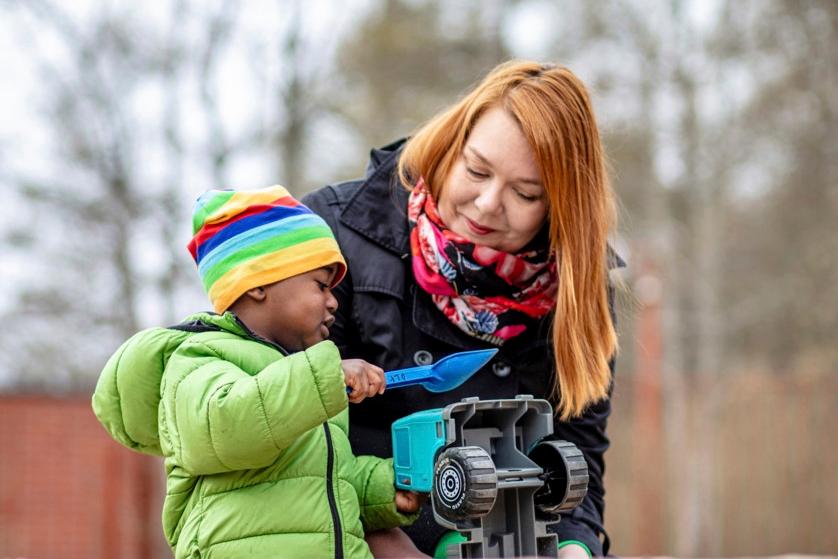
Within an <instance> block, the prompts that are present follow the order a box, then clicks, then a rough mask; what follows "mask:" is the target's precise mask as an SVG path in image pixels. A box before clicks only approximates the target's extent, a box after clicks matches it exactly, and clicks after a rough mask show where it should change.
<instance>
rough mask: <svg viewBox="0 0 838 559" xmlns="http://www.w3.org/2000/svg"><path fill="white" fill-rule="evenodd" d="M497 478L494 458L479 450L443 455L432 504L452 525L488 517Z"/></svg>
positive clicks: (465, 449)
mask: <svg viewBox="0 0 838 559" xmlns="http://www.w3.org/2000/svg"><path fill="white" fill-rule="evenodd" d="M497 495H498V475H497V470H496V469H495V463H494V462H493V461H492V458H491V456H489V454H488V453H487V452H486V451H485V450H483V449H482V448H480V447H479V446H462V447H456V448H449V449H447V450H445V451H443V452H442V453H441V454H440V455H439V458H438V459H437V461H436V466H435V467H434V491H433V501H434V507H435V510H436V511H437V513H439V514H440V515H441V516H443V517H444V518H447V519H448V520H451V521H457V520H463V519H467V518H478V517H481V516H485V515H486V514H488V513H489V511H491V510H492V507H493V506H494V505H495V499H496V498H497Z"/></svg>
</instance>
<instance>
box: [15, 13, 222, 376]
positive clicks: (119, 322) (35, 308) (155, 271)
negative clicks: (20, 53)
mask: <svg viewBox="0 0 838 559" xmlns="http://www.w3.org/2000/svg"><path fill="white" fill-rule="evenodd" d="M226 7H227V5H225V6H223V7H222V9H221V10H220V11H219V13H218V14H210V15H209V16H208V19H209V22H208V25H207V29H208V31H207V33H205V34H204V35H199V37H198V38H197V40H196V43H197V44H195V43H190V42H189V39H188V34H185V33H184V32H183V28H182V27H183V26H182V24H183V19H184V18H185V17H186V16H187V15H188V11H189V6H188V5H187V4H186V3H185V2H182V1H175V2H171V3H169V4H168V5H167V6H166V8H168V9H169V10H170V11H169V12H168V13H165V12H164V13H163V14H162V17H163V21H164V24H162V25H158V24H157V22H155V21H152V20H151V19H140V20H138V19H136V18H135V17H134V16H135V15H136V14H135V13H134V12H133V11H132V9H130V8H126V7H123V9H121V10H120V9H119V8H116V7H114V6H111V5H109V6H107V7H105V8H104V9H102V7H100V9H97V10H95V11H94V12H92V13H91V14H89V15H88V16H86V17H79V15H78V13H77V12H70V11H67V10H65V9H64V7H62V6H59V5H58V4H54V3H51V2H48V1H37V2H29V3H27V4H25V5H23V6H22V7H19V9H17V10H16V9H15V8H18V7H17V6H11V7H7V8H6V9H7V11H8V12H9V14H10V15H14V17H16V18H18V20H19V21H20V22H21V24H22V25H23V26H24V29H22V30H21V33H22V34H28V36H31V37H39V39H40V40H39V41H38V42H37V44H39V46H40V50H38V51H37V52H35V53H34V56H33V61H34V62H35V63H36V64H37V65H38V69H39V76H40V79H41V82H40V86H41V91H43V92H45V94H44V95H43V96H42V97H41V98H39V99H38V100H37V101H38V102H39V103H41V108H42V111H43V114H44V116H45V117H46V123H47V126H48V131H49V137H50V140H51V142H50V145H49V149H51V150H52V154H51V155H52V158H53V159H52V160H51V161H49V162H42V164H41V165H40V166H35V167H33V166H29V167H26V166H20V167H14V168H13V170H12V171H11V172H10V173H9V174H10V175H12V183H13V186H14V188H15V190H16V195H17V196H18V198H19V199H20V201H21V211H22V212H25V214H26V215H25V216H24V217H22V218H21V219H20V220H19V225H18V227H16V228H13V229H12V230H11V231H8V233H7V240H9V241H13V242H11V243H10V244H11V246H12V247H14V246H17V247H18V249H19V250H20V251H22V252H24V253H25V254H26V255H27V260H28V262H29V263H30V266H31V268H30V275H29V278H28V281H27V283H26V284H25V285H22V286H20V290H19V293H18V298H17V304H16V305H14V306H12V307H11V308H9V309H7V310H6V316H5V317H4V318H5V319H6V320H9V321H10V322H11V321H12V320H13V323H14V324H16V328H14V329H12V330H11V331H10V332H9V333H8V335H6V336H4V337H3V341H2V343H0V346H2V347H0V349H1V350H2V351H0V354H2V356H3V357H2V360H3V363H2V366H3V368H5V369H7V370H10V371H15V372H16V384H17V386H18V388H28V389H34V388H47V389H50V390H68V389H69V390H72V389H79V388H87V387H89V386H90V385H91V383H92V382H94V381H95V379H96V377H97V375H98V371H99V369H100V368H101V366H102V364H103V362H104V359H105V358H106V357H107V355H109V354H110V353H111V352H112V351H113V350H114V348H115V347H116V345H118V343H119V342H120V341H121V340H122V339H124V338H126V337H127V336H129V335H130V334H132V333H134V332H135V331H137V330H138V329H139V328H140V327H141V325H142V324H143V323H144V322H146V321H147V320H148V319H149V318H151V319H152V320H154V321H161V322H166V321H175V320H176V316H175V314H174V312H175V310H174V309H175V308H176V304H177V302H178V301H179V300H180V299H181V298H182V297H184V295H185V294H186V298H189V297H188V294H189V293H191V292H194V291H195V290H192V289H189V288H187V287H185V282H184V278H186V277H189V278H190V280H191V274H190V275H186V269H187V267H188V260H187V259H186V258H184V255H183V254H182V253H183V248H182V245H183V243H182V242H181V241H182V239H183V234H182V230H183V229H184V227H183V224H184V223H186V222H185V221H184V219H185V217H184V215H185V213H186V209H185V208H184V204H183V196H182V193H183V181H184V172H183V166H184V154H185V153H186V151H187V149H188V145H187V144H188V142H187V139H186V137H185V132H184V115H183V113H182V108H181V96H182V93H183V83H182V80H183V77H184V76H185V75H186V76H188V75H189V71H190V69H194V68H195V67H196V66H197V67H198V68H201V69H202V70H203V71H201V72H196V74H195V75H198V76H199V80H198V81H199V85H202V86H203V87H201V91H202V96H201V99H202V101H203V107H204V114H205V116H206V119H207V121H208V122H209V123H210V124H209V127H208V128H209V129H210V131H211V133H210V134H209V136H210V137H211V138H212V139H213V142H212V143H211V144H210V149H209V152H210V161H211V169H212V174H213V176H215V177H216V178H220V177H223V173H224V166H225V160H226V157H227V154H228V152H230V151H231V149H232V148H231V147H230V146H229V145H228V144H227V142H226V140H225V135H224V134H223V131H221V130H220V124H219V122H220V119H219V118H218V116H217V112H218V108H217V106H216V105H215V103H214V101H213V98H212V95H211V93H210V88H209V87H208V86H207V85H206V83H207V81H209V75H210V72H209V70H208V69H209V68H211V67H212V66H213V60H214V58H215V57H216V56H217V52H218V50H219V49H220V48H222V46H221V42H222V38H223V33H222V32H220V31H219V28H223V24H221V23H219V21H220V20H225V21H226V19H227V15H225V14H227V13H228V11H226V10H225V8H226ZM166 22H168V25H165V23H166ZM27 27H28V28H27ZM202 44H203V45H202ZM149 161H153V162H154V164H153V165H148V162H149ZM158 163H159V164H158ZM190 283H191V281H190Z"/></svg>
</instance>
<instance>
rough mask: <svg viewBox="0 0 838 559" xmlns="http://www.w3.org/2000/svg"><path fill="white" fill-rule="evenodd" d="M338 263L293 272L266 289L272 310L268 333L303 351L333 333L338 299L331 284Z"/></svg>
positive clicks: (285, 345) (266, 307)
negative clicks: (330, 329) (330, 330)
mask: <svg viewBox="0 0 838 559" xmlns="http://www.w3.org/2000/svg"><path fill="white" fill-rule="evenodd" d="M336 273H337V266H334V265H333V266H327V267H324V268H318V269H316V270H312V271H311V272H306V273H304V274H299V275H297V276H292V277H290V278H288V279H284V280H282V281H278V282H276V283H273V284H271V285H268V286H265V287H264V288H263V289H264V290H265V292H266V294H267V298H266V303H267V305H264V306H263V307H262V310H263V311H264V312H267V313H270V320H269V321H268V330H269V332H267V333H268V337H269V339H271V340H273V341H275V342H276V343H278V344H279V345H281V346H282V347H283V348H285V349H287V350H288V351H301V350H304V349H306V348H309V347H311V346H313V345H314V344H316V343H319V342H322V341H323V340H325V339H327V338H328V337H329V327H330V326H331V325H332V323H334V321H335V316H334V315H335V311H337V308H338V301H337V299H335V296H334V295H332V290H331V289H330V287H329V286H330V285H332V281H333V280H334V279H335V274H336Z"/></svg>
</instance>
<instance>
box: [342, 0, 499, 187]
mask: <svg viewBox="0 0 838 559" xmlns="http://www.w3.org/2000/svg"><path fill="white" fill-rule="evenodd" d="M514 4H515V2H510V1H505V0H491V1H477V0H466V1H463V2H456V3H449V2H441V1H439V0H424V1H419V2H417V1H408V0H380V1H379V2H378V3H377V4H376V5H375V7H374V8H373V9H371V10H370V11H369V13H368V15H367V17H366V18H365V19H364V21H362V22H361V23H360V24H359V25H358V27H357V29H356V30H355V31H354V32H353V33H352V34H351V35H350V36H348V37H347V38H346V40H345V41H343V42H342V44H341V45H340V48H339V53H338V69H339V75H338V76H337V77H336V79H337V80H338V83H337V84H335V85H336V87H335V88H334V89H333V90H332V93H333V95H334V96H333V98H332V105H331V110H332V111H334V113H335V114H337V115H339V116H340V117H341V118H342V119H343V120H344V121H345V122H346V123H347V124H348V126H350V127H351V129H352V130H353V131H354V132H355V135H356V138H357V141H356V142H355V143H356V145H357V146H358V147H359V148H360V149H358V151H357V152H356V153H357V156H356V160H355V168H354V169H353V170H352V173H353V174H354V175H355V176H357V174H358V173H359V172H360V171H361V170H362V169H363V165H364V164H365V163H366V158H365V153H366V151H367V150H368V149H369V148H370V147H373V146H375V147H377V146H381V145H384V144H386V143H388V142H390V141H393V140H395V139H397V138H399V137H401V136H406V135H408V134H409V133H410V132H411V131H412V130H413V129H414V128H415V127H416V126H418V125H419V124H421V123H423V122H424V121H426V120H428V119H429V118H430V117H432V116H433V115H434V114H435V113H436V112H437V111H439V110H441V109H442V108H444V107H446V106H447V105H450V104H451V103H453V102H454V101H455V100H456V99H457V98H458V97H459V96H460V95H462V94H463V93H465V91H466V89H467V88H468V86H470V85H472V84H474V83H476V81H477V80H479V79H480V78H482V76H483V75H484V74H485V73H486V72H487V71H488V70H490V69H491V68H492V67H494V66H495V65H496V64H498V63H499V62H501V61H503V60H505V59H507V58H508V57H509V51H508V49H507V47H506V46H505V44H504V41H503V39H502V26H503V23H504V21H505V18H506V15H507V12H508V10H509V9H510V7H511V6H513V5H514Z"/></svg>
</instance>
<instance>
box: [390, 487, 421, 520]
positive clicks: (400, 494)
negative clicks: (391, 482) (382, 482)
mask: <svg viewBox="0 0 838 559" xmlns="http://www.w3.org/2000/svg"><path fill="white" fill-rule="evenodd" d="M425 499H427V496H423V495H420V494H419V493H417V492H415V491H402V490H401V489H396V510H397V511H399V512H401V513H405V514H410V513H413V512H416V511H417V510H419V507H421V506H422V503H423V502H424V501H425Z"/></svg>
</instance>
